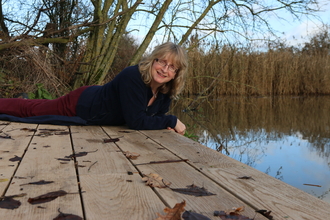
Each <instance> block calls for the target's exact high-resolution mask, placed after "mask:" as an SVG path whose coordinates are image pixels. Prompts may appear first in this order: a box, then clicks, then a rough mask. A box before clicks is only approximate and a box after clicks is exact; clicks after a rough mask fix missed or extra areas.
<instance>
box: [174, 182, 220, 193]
mask: <svg viewBox="0 0 330 220" xmlns="http://www.w3.org/2000/svg"><path fill="white" fill-rule="evenodd" d="M171 190H173V191H174V192H178V193H182V194H186V195H191V196H213V195H216V194H214V193H211V192H209V191H207V189H205V188H204V187H199V186H196V185H195V184H192V185H189V186H187V188H171Z"/></svg>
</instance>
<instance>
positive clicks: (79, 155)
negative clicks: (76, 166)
mask: <svg viewBox="0 0 330 220" xmlns="http://www.w3.org/2000/svg"><path fill="white" fill-rule="evenodd" d="M96 151H98V149H96V150H94V151H88V152H87V151H83V152H79V153H74V154H71V155H69V156H65V158H71V159H74V158H75V157H83V156H86V155H87V154H89V153H94V152H96ZM58 160H59V159H58Z"/></svg>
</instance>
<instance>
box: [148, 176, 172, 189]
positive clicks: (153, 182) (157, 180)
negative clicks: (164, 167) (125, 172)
mask: <svg viewBox="0 0 330 220" xmlns="http://www.w3.org/2000/svg"><path fill="white" fill-rule="evenodd" d="M142 180H143V181H145V182H146V185H149V186H151V187H158V188H166V187H168V186H169V185H171V183H170V182H167V181H165V180H164V179H163V178H162V177H161V176H159V175H158V174H156V173H150V174H149V175H145V176H144V177H143V178H142Z"/></svg>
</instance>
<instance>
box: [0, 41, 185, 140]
mask: <svg viewBox="0 0 330 220" xmlns="http://www.w3.org/2000/svg"><path fill="white" fill-rule="evenodd" d="M187 66H188V63H187V57H186V54H185V51H184V50H183V48H182V47H180V46H178V45H176V44H173V43H171V42H168V43H164V44H162V45H159V46H157V47H156V48H155V49H154V51H153V52H152V53H151V54H150V55H149V56H148V57H146V58H145V59H143V60H142V61H141V62H140V63H139V65H136V66H130V67H127V68H125V69H124V70H123V71H122V72H120V73H119V74H118V75H117V76H116V77H115V78H114V79H113V80H112V81H111V82H109V83H107V84H105V85H103V86H84V87H81V88H79V89H77V90H74V91H72V92H70V93H69V94H67V95H65V96H62V97H60V98H58V99H55V100H44V99H0V120H10V121H19V122H28V123H51V124H85V125H123V124H127V126H128V127H129V128H131V129H139V130H148V129H165V128H167V129H170V130H174V131H176V132H177V133H179V134H182V135H183V134H184V133H185V130H186V127H185V125H184V124H183V123H182V122H181V121H180V120H179V119H178V118H177V117H176V116H173V115H165V113H166V112H167V111H168V110H169V106H170V103H171V98H173V97H176V96H177V95H178V94H179V93H180V92H181V90H182V88H183V86H184V82H185V73H186V69H187ZM1 114H2V115H1Z"/></svg>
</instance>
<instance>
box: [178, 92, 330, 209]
mask: <svg viewBox="0 0 330 220" xmlns="http://www.w3.org/2000/svg"><path fill="white" fill-rule="evenodd" d="M187 104H188V103H182V102H180V103H179V102H178V103H173V110H172V112H173V113H174V114H176V115H178V117H179V118H180V119H181V120H182V121H184V122H185V123H186V125H188V134H194V135H196V136H197V137H198V138H197V140H198V142H200V143H201V144H204V145H206V146H208V147H210V148H212V149H215V150H217V151H220V152H222V153H223V154H226V155H228V156H230V157H232V158H234V159H236V160H238V161H241V162H243V163H245V164H247V165H249V166H251V167H254V168H256V169H258V170H260V171H262V172H265V173H267V174H269V175H271V176H273V177H275V178H277V179H279V180H282V181H284V182H286V183H288V184H290V185H292V186H294V187H296V188H299V189H301V190H303V191H305V192H308V193H310V194H312V195H314V196H316V197H318V198H320V199H323V200H324V201H327V202H329V203H330V157H329V155H330V129H329V126H330V114H329V113H330V97H327V96H322V97H276V98H246V97H222V98H219V99H217V100H212V101H209V100H208V101H205V102H204V103H202V104H201V105H199V106H198V108H197V109H196V111H188V112H182V109H184V108H185V106H187ZM304 184H312V185H319V186H321V187H317V186H310V185H304Z"/></svg>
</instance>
